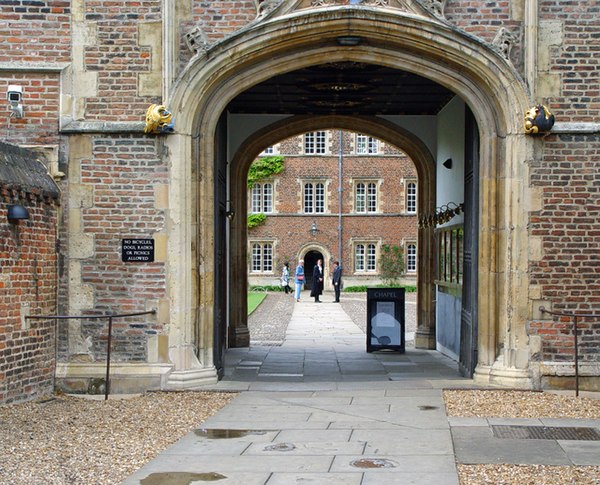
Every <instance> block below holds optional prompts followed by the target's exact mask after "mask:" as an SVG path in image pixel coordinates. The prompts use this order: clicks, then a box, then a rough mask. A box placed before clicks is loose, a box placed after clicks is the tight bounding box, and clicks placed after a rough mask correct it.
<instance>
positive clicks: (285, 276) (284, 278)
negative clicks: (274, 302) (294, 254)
mask: <svg viewBox="0 0 600 485" xmlns="http://www.w3.org/2000/svg"><path fill="white" fill-rule="evenodd" d="M281 286H282V287H283V291H285V294H286V295H287V294H288V293H291V292H292V288H291V287H290V263H288V262H286V263H284V265H283V270H282V271H281Z"/></svg>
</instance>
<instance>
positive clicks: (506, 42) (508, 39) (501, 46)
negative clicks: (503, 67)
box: [492, 27, 519, 59]
mask: <svg viewBox="0 0 600 485" xmlns="http://www.w3.org/2000/svg"><path fill="white" fill-rule="evenodd" d="M518 40H519V39H518V38H517V36H516V35H514V34H513V33H512V32H509V31H508V30H507V29H506V28H504V27H502V28H501V29H500V30H499V31H498V33H497V34H496V37H494V40H493V41H492V44H493V45H494V47H495V48H496V50H498V51H499V52H500V53H501V54H502V56H504V58H505V59H510V51H511V49H512V47H513V45H515V44H516V43H517V42H518Z"/></svg>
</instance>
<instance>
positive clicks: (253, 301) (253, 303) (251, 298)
mask: <svg viewBox="0 0 600 485" xmlns="http://www.w3.org/2000/svg"><path fill="white" fill-rule="evenodd" d="M266 297H267V294H266V293H258V292H248V315H250V314H251V313H252V312H253V311H254V310H256V309H257V308H258V305H260V304H261V303H262V302H263V300H264V299H265V298H266Z"/></svg>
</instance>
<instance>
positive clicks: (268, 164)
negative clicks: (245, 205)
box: [248, 155, 285, 189]
mask: <svg viewBox="0 0 600 485" xmlns="http://www.w3.org/2000/svg"><path fill="white" fill-rule="evenodd" d="M284 160H285V159H284V158H283V157H282V156H280V155H274V156H272V157H260V158H257V159H256V160H254V162H252V165H250V170H248V188H249V189H251V188H252V187H253V186H254V184H255V183H256V182H258V181H259V180H262V179H266V178H269V177H272V176H273V175H277V174H278V173H281V172H283V169H284V163H283V162H284Z"/></svg>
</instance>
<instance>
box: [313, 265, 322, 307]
mask: <svg viewBox="0 0 600 485" xmlns="http://www.w3.org/2000/svg"><path fill="white" fill-rule="evenodd" d="M322 294H323V261H322V260H320V259H318V260H317V264H316V265H315V269H313V274H312V286H311V289H310V296H312V297H314V299H315V303H321V300H320V299H319V296H320V295H322Z"/></svg>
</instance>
